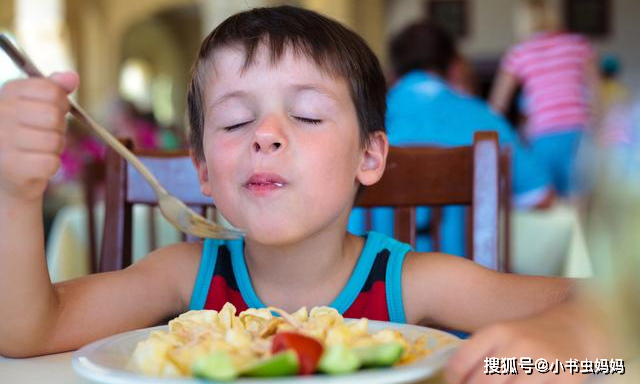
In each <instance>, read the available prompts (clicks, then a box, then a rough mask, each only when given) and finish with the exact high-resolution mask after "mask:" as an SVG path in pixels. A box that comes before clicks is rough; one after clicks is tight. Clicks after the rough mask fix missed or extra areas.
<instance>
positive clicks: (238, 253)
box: [229, 239, 266, 308]
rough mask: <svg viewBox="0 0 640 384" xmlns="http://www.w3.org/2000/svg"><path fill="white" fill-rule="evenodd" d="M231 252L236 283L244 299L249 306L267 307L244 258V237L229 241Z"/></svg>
mask: <svg viewBox="0 0 640 384" xmlns="http://www.w3.org/2000/svg"><path fill="white" fill-rule="evenodd" d="M229 252H231V266H232V267H233V274H234V275H235V277H236V283H237V284H238V289H239V290H240V295H241V296H242V299H243V300H244V302H245V303H246V304H247V306H248V307H249V308H266V305H264V304H263V303H262V300H260V298H259V297H258V295H257V294H256V291H255V290H254V289H253V284H251V277H250V276H249V270H248V269H247V263H246V261H245V259H244V241H243V240H242V239H239V240H234V241H230V242H229Z"/></svg>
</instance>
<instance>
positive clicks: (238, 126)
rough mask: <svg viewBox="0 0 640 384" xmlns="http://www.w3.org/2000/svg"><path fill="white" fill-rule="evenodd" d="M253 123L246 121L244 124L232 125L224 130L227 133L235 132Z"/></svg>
mask: <svg viewBox="0 0 640 384" xmlns="http://www.w3.org/2000/svg"><path fill="white" fill-rule="evenodd" d="M252 121H253V120H249V121H244V122H242V123H238V124H234V125H230V126H228V127H224V128H223V129H224V130H225V131H233V130H234V129H236V128H240V127H242V126H244V125H247V124H249V123H251V122H252Z"/></svg>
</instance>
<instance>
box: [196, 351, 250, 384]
mask: <svg viewBox="0 0 640 384" xmlns="http://www.w3.org/2000/svg"><path fill="white" fill-rule="evenodd" d="M191 370H192V371H193V375H194V376H196V377H200V378H203V379H208V380H215V381H231V380H234V379H235V378H237V377H238V375H239V372H238V370H237V369H236V368H235V367H234V365H233V362H232V361H231V357H230V356H229V354H228V353H226V352H224V351H216V352H213V353H212V354H210V355H207V356H204V357H202V358H200V359H198V360H197V361H196V362H195V363H194V364H193V367H192V369H191Z"/></svg>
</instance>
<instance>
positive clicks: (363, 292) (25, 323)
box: [0, 6, 570, 369]
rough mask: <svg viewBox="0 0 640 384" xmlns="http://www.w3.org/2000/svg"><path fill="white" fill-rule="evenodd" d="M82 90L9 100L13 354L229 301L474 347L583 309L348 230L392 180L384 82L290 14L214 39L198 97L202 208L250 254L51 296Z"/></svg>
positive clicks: (40, 84) (4, 195) (338, 30)
mask: <svg viewBox="0 0 640 384" xmlns="http://www.w3.org/2000/svg"><path fill="white" fill-rule="evenodd" d="M77 81H78V79H77V77H75V76H74V75H73V74H68V73H67V74H59V75H56V76H53V77H52V79H51V80H47V79H27V80H16V81H14V82H11V83H8V84H6V85H5V86H4V87H3V88H2V90H1V92H0V306H1V307H2V308H3V310H4V311H5V313H6V314H8V315H5V316H3V326H2V327H0V354H2V355H5V356H14V357H21V356H33V355H38V354H45V353H51V352H59V351H66V350H71V349H75V348H78V347H80V346H82V345H84V344H86V343H88V342H90V341H92V340H96V339H98V338H101V337H105V336H108V335H111V334H114V333H117V332H123V331H126V330H130V329H134V328H141V327H147V326H151V325H154V324H157V323H159V322H161V321H162V320H163V319H166V318H168V317H170V316H175V315H177V314H179V313H181V312H183V311H186V310H188V309H190V308H192V309H202V308H210V309H219V308H220V306H221V305H222V304H223V303H224V302H225V301H231V302H233V303H234V304H235V305H236V307H238V308H239V309H243V308H244V307H246V306H262V305H265V304H266V305H272V306H276V307H280V308H283V309H285V310H288V311H293V310H296V309H298V308H299V307H301V306H308V307H311V306H316V305H332V306H334V307H336V308H338V309H339V310H340V312H342V313H343V314H345V315H346V316H353V317H360V316H366V317H369V318H372V319H378V320H391V321H400V322H408V323H414V324H417V323H421V324H433V325H439V326H444V327H447V328H452V329H459V330H463V331H468V332H474V331H476V330H478V329H479V328H481V327H483V326H485V325H488V324H491V323H495V322H497V321H501V320H510V319H517V318H522V317H525V316H529V315H533V314H535V313H538V312H540V311H542V310H544V309H546V308H549V307H550V306H552V305H554V304H556V303H559V302H561V301H563V300H565V298H566V297H567V295H568V291H569V285H570V284H569V283H568V282H567V281H565V280H562V279H556V278H543V277H521V276H515V275H508V274H500V273H497V272H493V271H490V270H486V269H484V268H482V267H480V266H478V265H476V264H474V263H472V262H470V261H467V260H464V259H462V258H458V257H452V256H448V255H443V254H426V253H416V252H411V251H410V250H409V247H408V246H407V245H405V244H401V243H399V242H397V241H395V240H393V239H390V238H387V237H384V236H382V235H379V234H375V233H372V234H369V235H368V236H367V237H366V238H363V237H357V236H353V235H351V234H349V233H347V232H346V230H345V228H346V224H347V219H348V216H349V212H350V210H351V207H352V205H353V202H354V199H355V196H356V193H357V190H358V188H360V186H367V185H371V184H373V183H375V182H377V181H378V180H379V179H380V177H381V176H382V173H383V171H384V168H385V160H386V156H387V151H388V143H387V137H386V135H385V133H384V112H385V85H384V79H383V76H382V73H381V70H380V66H379V64H378V61H377V59H376V58H375V56H374V54H373V53H372V52H371V50H370V49H369V48H368V47H367V46H366V44H365V43H364V41H363V40H362V39H361V38H360V37H358V36H357V35H356V34H354V33H353V32H351V31H349V30H347V29H346V28H344V27H342V26H341V25H339V24H338V23H336V22H334V21H331V20H329V19H327V18H325V17H323V16H320V15H318V14H316V13H314V12H311V11H306V10H302V9H297V8H293V7H287V6H285V7H277V8H268V9H254V10H250V11H247V12H243V13H241V14H238V15H235V16H232V17H230V18H229V19H227V20H226V21H225V22H223V23H222V24H221V25H220V26H219V27H217V28H216V29H215V30H214V31H213V32H212V33H211V34H210V35H209V36H208V37H207V38H206V39H205V41H204V42H203V44H202V47H201V50H200V53H199V56H198V58H197V61H196V63H195V67H194V71H193V78H192V81H191V86H190V90H189V97H188V102H189V114H190V123H191V145H192V151H193V159H194V163H195V165H196V167H197V169H198V174H199V179H200V185H201V189H202V192H203V193H205V194H207V195H209V196H211V197H212V198H214V200H215V202H216V204H217V207H218V208H219V209H220V210H221V212H222V214H223V215H224V216H225V217H226V218H227V219H228V220H229V221H230V222H231V223H232V224H233V225H234V226H236V227H238V228H242V229H243V230H245V231H246V237H245V238H244V240H243V241H232V242H222V241H216V240H206V241H205V242H204V244H199V243H196V244H186V243H184V244H177V245H173V246H169V247H166V248H162V249H159V250H157V251H155V252H153V253H151V254H150V255H148V256H147V257H146V258H145V259H143V260H142V261H140V262H138V263H136V264H134V265H132V266H131V267H129V268H127V269H125V270H122V271H117V272H110V273H104V274H96V275H91V276H87V277H84V278H80V279H76V280H72V281H67V282H63V283H59V284H55V285H52V284H51V282H50V280H49V277H48V275H47V269H46V265H45V260H44V241H43V233H42V214H41V207H42V194H43V191H44V189H45V186H46V184H47V180H48V178H49V177H50V176H51V175H52V174H53V173H54V172H55V169H56V168H57V166H58V164H59V153H60V151H61V149H62V147H63V132H64V115H65V114H66V112H67V111H68V108H69V106H68V103H67V100H66V94H65V92H71V91H72V90H73V89H74V88H75V86H76V85H77ZM478 363H479V364H481V360H478ZM479 369H482V368H479Z"/></svg>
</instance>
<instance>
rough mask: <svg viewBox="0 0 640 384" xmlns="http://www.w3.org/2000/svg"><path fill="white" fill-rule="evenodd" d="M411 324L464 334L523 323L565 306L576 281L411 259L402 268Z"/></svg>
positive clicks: (434, 257)
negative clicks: (554, 308) (500, 324)
mask: <svg viewBox="0 0 640 384" xmlns="http://www.w3.org/2000/svg"><path fill="white" fill-rule="evenodd" d="M402 274H403V275H402V276H403V278H402V281H403V282H402V291H403V301H404V303H405V311H406V317H407V321H408V322H409V323H414V324H415V323H426V324H433V325H437V326H442V327H445V328H448V329H455V330H460V331H465V332H475V331H477V330H479V329H481V328H483V327H486V326H488V325H491V324H494V323H497V322H500V321H508V320H515V319H520V318H524V317H527V316H532V315H534V314H537V313H540V312H542V311H544V310H547V309H549V308H551V307H552V306H554V305H556V304H558V303H561V302H563V301H565V300H567V298H568V297H569V296H570V294H571V291H572V289H573V284H574V283H573V281H572V280H570V279H564V278H558V277H542V276H524V275H516V274H509V273H500V272H496V271H492V270H489V269H486V268H484V267H482V266H480V265H479V264H476V263H474V262H472V261H470V260H467V259H465V258H462V257H456V256H451V255H445V254H440V253H411V254H409V255H408V256H407V259H406V260H405V262H404V265H403V268H402Z"/></svg>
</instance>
